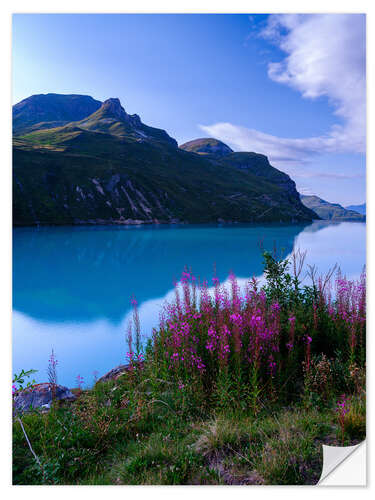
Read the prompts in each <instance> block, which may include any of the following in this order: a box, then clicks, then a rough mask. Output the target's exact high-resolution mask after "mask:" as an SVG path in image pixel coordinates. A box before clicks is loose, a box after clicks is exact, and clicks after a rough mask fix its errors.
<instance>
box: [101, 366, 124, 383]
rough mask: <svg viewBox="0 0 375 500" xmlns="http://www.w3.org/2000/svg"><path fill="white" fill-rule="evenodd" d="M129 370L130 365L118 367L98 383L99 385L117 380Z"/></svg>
mask: <svg viewBox="0 0 375 500" xmlns="http://www.w3.org/2000/svg"><path fill="white" fill-rule="evenodd" d="M129 368H130V366H129V365H119V366H116V368H112V370H110V371H109V372H108V373H106V374H105V375H103V376H102V377H100V378H99V379H98V380H97V382H96V383H97V384H99V383H100V382H108V380H116V379H117V378H118V377H120V376H121V375H122V374H124V373H125V372H127V371H128V370H129Z"/></svg>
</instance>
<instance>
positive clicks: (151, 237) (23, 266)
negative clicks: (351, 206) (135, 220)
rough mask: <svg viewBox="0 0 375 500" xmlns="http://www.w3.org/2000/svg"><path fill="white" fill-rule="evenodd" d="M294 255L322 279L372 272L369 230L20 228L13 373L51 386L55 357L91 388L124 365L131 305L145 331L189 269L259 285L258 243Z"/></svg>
mask: <svg viewBox="0 0 375 500" xmlns="http://www.w3.org/2000/svg"><path fill="white" fill-rule="evenodd" d="M260 241H262V242H263V245H264V247H265V248H268V249H271V248H272V247H273V245H274V244H276V245H277V247H278V248H284V253H285V254H289V253H290V252H291V251H292V250H293V247H300V248H302V249H307V250H308V259H307V260H308V262H310V263H314V264H316V265H318V267H319V269H320V270H321V271H322V272H324V271H326V270H327V269H328V268H329V267H330V266H332V264H334V263H335V262H336V261H337V262H338V263H339V264H340V265H341V267H342V269H343V270H344V271H345V272H346V273H347V275H348V276H350V277H356V276H358V275H359V273H360V271H361V268H362V266H363V264H364V263H365V224H357V223H341V224H337V225H333V224H327V223H322V222H318V223H314V224H312V225H310V226H307V227H306V226H305V227H304V226H231V227H228V226H227V227H216V226H204V227H202V226H196V227H194V226H183V227H171V228H170V227H165V226H163V227H156V228H150V227H147V228H134V227H133V228H129V229H127V228H117V227H98V228H90V227H80V228H71V227H69V228H68V227H62V228H42V229H39V230H37V229H31V228H22V229H21V228H19V229H16V230H15V231H14V239H13V247H14V251H13V307H14V315H13V332H14V336H13V359H14V367H13V368H14V371H19V370H20V369H21V368H31V367H33V368H37V369H39V370H40V371H39V373H38V374H37V377H36V378H37V380H38V381H42V380H46V372H45V369H46V365H47V360H48V355H49V353H50V351H51V348H52V347H54V349H55V351H56V353H57V355H58V358H59V360H60V365H59V375H60V382H62V383H65V384H68V385H72V384H74V378H75V376H76V375H77V374H78V373H80V374H81V375H83V376H84V378H85V380H86V382H87V383H91V381H92V372H93V371H94V370H98V371H99V373H100V374H102V373H104V372H105V371H107V370H109V369H110V368H112V367H113V366H115V365H117V364H119V363H120V362H123V361H124V358H123V355H124V352H125V329H126V328H125V327H126V323H127V317H128V315H129V314H130V311H129V297H130V296H131V294H133V293H134V294H135V295H136V297H137V299H138V302H139V303H140V316H141V324H142V329H143V331H144V332H145V333H146V334H148V333H149V332H150V331H151V328H152V327H153V326H155V324H156V323H157V321H158V314H159V311H160V308H161V305H162V303H163V302H164V301H165V300H166V299H168V297H170V298H171V297H172V294H173V291H172V288H173V280H174V278H178V277H179V276H180V274H181V271H182V270H183V268H184V266H185V265H187V266H189V267H191V268H192V269H193V270H194V272H195V273H196V274H197V275H199V276H201V277H205V278H210V277H211V275H212V270H213V266H214V264H215V265H216V269H217V274H218V276H219V278H220V280H221V281H224V280H225V279H226V278H227V276H228V273H229V271H230V270H233V271H234V272H235V274H236V275H237V276H238V277H240V278H247V277H249V276H252V275H255V276H261V274H262V257H261V253H260V249H259V242H260Z"/></svg>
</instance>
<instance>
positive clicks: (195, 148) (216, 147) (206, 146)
mask: <svg viewBox="0 0 375 500" xmlns="http://www.w3.org/2000/svg"><path fill="white" fill-rule="evenodd" d="M180 148H181V149H184V150H185V151H189V152H190V153H197V154H201V155H215V156H225V155H228V154H230V153H233V151H232V150H231V149H230V147H229V146H227V145H226V144H224V143H223V142H221V141H218V140H217V139H211V138H208V139H207V138H204V139H195V140H193V141H189V142H185V144H181V146H180Z"/></svg>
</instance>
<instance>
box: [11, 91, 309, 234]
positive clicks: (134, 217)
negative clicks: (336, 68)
mask: <svg viewBox="0 0 375 500" xmlns="http://www.w3.org/2000/svg"><path fill="white" fill-rule="evenodd" d="M61 101H63V99H62V100H61ZM16 106H17V105H16ZM64 116H66V115H64ZM30 118H32V117H30ZM36 119H37V118H35V120H36ZM30 121H32V120H30ZM218 142H219V141H218ZM224 146H225V145H223V147H222V148H221V151H222V150H223V149H225V148H224ZM226 148H228V147H227V146H226ZM228 150H229V152H228V154H227V155H226V156H223V155H222V154H221V153H220V152H218V153H213V154H212V153H210V154H209V155H204V154H196V153H194V152H190V151H186V150H184V149H181V148H178V147H177V143H176V141H175V140H174V139H173V138H171V137H170V136H169V135H168V134H167V133H166V132H165V131H164V130H160V129H157V128H154V127H149V126H147V125H145V124H143V123H142V121H141V119H140V117H139V116H137V115H129V114H127V113H126V111H125V109H124V108H123V107H122V106H121V103H120V101H119V100H118V99H108V100H107V101H105V102H104V103H102V104H101V106H100V107H99V108H98V109H96V110H95V111H94V112H93V113H91V114H90V115H89V116H87V117H84V118H82V119H80V120H76V121H71V122H68V123H65V124H64V125H62V126H55V127H53V128H46V127H44V126H41V127H40V128H39V129H38V128H34V129H33V130H32V131H30V130H27V131H26V132H25V133H21V132H19V133H17V134H15V135H14V139H13V218H14V224H15V225H33V224H87V223H92V224H137V223H158V222H190V223H201V222H218V221H219V222H259V223H264V222H289V223H290V222H310V221H311V220H313V219H314V218H318V217H317V216H316V214H315V213H314V212H312V211H311V210H309V209H308V208H306V207H305V206H304V205H303V204H302V203H301V201H300V198H299V194H298V192H297V191H296V188H295V184H294V182H293V181H292V180H291V179H290V178H289V176H287V175H286V174H283V173H282V172H280V171H278V170H277V169H275V168H273V167H272V166H271V165H269V163H268V160H267V158H266V157H265V156H263V155H257V154H255V153H233V152H231V150H230V148H228V149H227V151H228ZM230 157H232V161H230V160H229V158H230Z"/></svg>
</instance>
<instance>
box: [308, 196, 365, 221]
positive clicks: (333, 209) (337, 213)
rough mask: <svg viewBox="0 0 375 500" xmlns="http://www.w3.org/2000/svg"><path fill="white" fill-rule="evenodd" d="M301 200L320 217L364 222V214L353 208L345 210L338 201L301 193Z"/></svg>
mask: <svg viewBox="0 0 375 500" xmlns="http://www.w3.org/2000/svg"><path fill="white" fill-rule="evenodd" d="M301 201H302V203H303V204H304V205H305V206H306V207H308V208H310V209H311V210H313V211H314V212H315V213H316V214H318V215H319V217H320V218H321V219H325V220H332V221H352V222H364V221H365V220H366V217H365V216H364V215H361V214H359V213H358V212H354V211H353V210H347V209H345V208H344V207H342V206H341V205H339V204H338V203H329V202H328V201H325V200H322V199H321V198H319V197H318V196H304V195H301Z"/></svg>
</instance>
